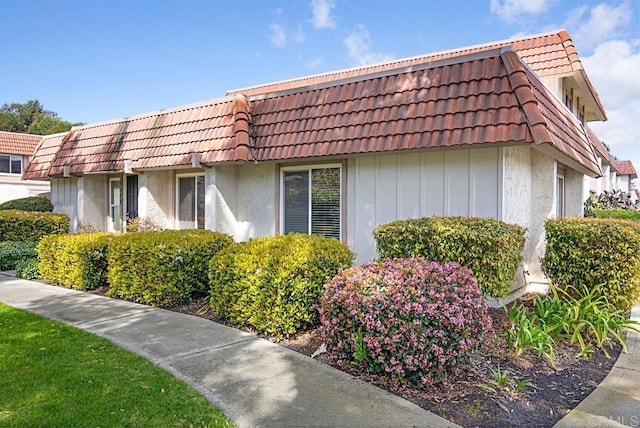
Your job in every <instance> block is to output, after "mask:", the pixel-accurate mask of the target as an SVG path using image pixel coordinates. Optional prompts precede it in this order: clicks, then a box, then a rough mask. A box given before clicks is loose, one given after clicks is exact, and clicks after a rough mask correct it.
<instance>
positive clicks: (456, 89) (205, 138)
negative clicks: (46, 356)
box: [27, 48, 599, 176]
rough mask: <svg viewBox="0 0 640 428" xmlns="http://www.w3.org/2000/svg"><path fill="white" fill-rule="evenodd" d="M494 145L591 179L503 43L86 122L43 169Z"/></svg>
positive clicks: (573, 126)
mask: <svg viewBox="0 0 640 428" xmlns="http://www.w3.org/2000/svg"><path fill="white" fill-rule="evenodd" d="M495 144H532V145H535V146H536V147H539V148H541V149H545V150H552V151H553V155H555V156H556V157H557V158H558V159H559V160H561V161H562V162H565V163H567V164H569V165H570V166H572V167H574V168H576V169H578V170H581V171H583V172H585V173H590V174H599V168H598V165H597V162H596V159H595V156H594V154H593V151H592V149H591V146H590V144H589V141H588V138H587V136H586V134H585V131H584V129H583V128H582V126H581V124H580V123H579V122H578V121H577V120H576V119H575V117H574V116H573V115H572V114H571V113H570V112H569V111H568V110H567V109H566V108H565V107H564V106H563V105H562V104H561V103H560V102H559V101H558V100H557V99H556V98H555V97H554V96H553V95H551V94H550V93H549V92H548V90H547V89H546V88H545V87H544V85H543V84H542V83H541V82H540V80H539V79H538V77H537V76H536V75H535V74H534V73H533V72H531V71H530V69H529V68H528V67H526V66H525V64H524V63H523V62H522V60H521V59H520V57H519V56H518V55H517V54H516V53H515V52H514V51H513V50H512V49H511V48H503V49H502V50H497V49H495V50H491V51H482V52H477V53H474V54H468V55H463V56H459V57H456V58H446V59H442V60H439V61H428V62H426V63H424V64H414V65H411V66H408V67H404V68H401V69H394V70H385V71H382V72H378V73H376V74H373V75H366V76H357V77H354V78H351V79H348V80H340V81H337V82H325V83H322V84H316V85H314V86H312V87H301V88H293V89H288V90H285V91H282V92H279V93H273V94H269V95H256V96H252V97H249V98H248V99H246V98H245V97H244V96H241V95H239V96H236V97H235V98H231V97H226V98H222V99H218V100H212V101H208V102H204V103H200V104H196V105H190V106H183V107H177V108H175V109H172V110H167V111H159V112H154V113H149V114H144V115H140V116H136V117H132V118H126V119H121V120H117V121H113V122H106V123H100V124H94V125H85V126H82V127H79V128H75V129H74V130H72V132H71V133H70V134H69V137H68V138H67V137H65V138H64V139H63V140H62V142H61V146H60V149H59V151H58V152H57V154H56V155H55V156H54V158H53V160H52V162H51V166H50V168H49V169H48V171H47V174H48V175H49V176H61V175H63V174H64V173H65V166H67V167H68V169H69V172H70V173H71V174H82V173H87V172H115V171H122V170H123V169H124V163H125V160H129V161H130V162H129V164H130V167H131V168H132V169H145V168H158V167H189V166H190V165H191V163H192V154H198V155H199V156H198V157H199V158H200V161H201V162H202V163H203V164H214V163H216V162H233V161H276V160H285V159H302V158H318V157H327V156H346V155H353V154H360V153H376V152H380V153H381V152H392V151H399V150H414V149H426V148H442V147H452V146H458V147H459V146H469V145H495ZM45 148H46V147H45V145H44V144H43V146H42V150H44V149H45ZM44 159H45V156H43V160H44ZM45 163H46V162H45ZM42 170H43V168H41V169H40V171H42ZM30 171H31V169H29V170H28V172H27V175H28V174H30V173H31V172H30ZM33 173H34V174H36V171H35V170H34V171H33Z"/></svg>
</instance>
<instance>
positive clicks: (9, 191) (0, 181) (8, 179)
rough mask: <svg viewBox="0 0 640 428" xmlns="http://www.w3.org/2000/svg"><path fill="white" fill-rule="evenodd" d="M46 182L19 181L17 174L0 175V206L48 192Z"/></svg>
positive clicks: (47, 183)
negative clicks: (13, 200) (7, 202)
mask: <svg viewBox="0 0 640 428" xmlns="http://www.w3.org/2000/svg"><path fill="white" fill-rule="evenodd" d="M49 190H50V187H49V182H48V181H33V180H21V179H20V175H18V174H0V204H1V203H3V202H6V201H10V200H12V199H18V198H26V197H29V196H38V195H41V194H46V193H47V192H49Z"/></svg>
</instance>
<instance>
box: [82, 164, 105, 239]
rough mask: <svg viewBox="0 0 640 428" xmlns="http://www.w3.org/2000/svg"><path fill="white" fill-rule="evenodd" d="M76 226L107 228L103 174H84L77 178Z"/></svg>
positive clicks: (94, 228)
mask: <svg viewBox="0 0 640 428" xmlns="http://www.w3.org/2000/svg"><path fill="white" fill-rule="evenodd" d="M77 188H78V227H80V228H87V229H91V230H107V218H108V214H109V213H108V206H109V200H108V194H107V177H106V176H105V175H85V176H82V177H80V178H78V179H77Z"/></svg>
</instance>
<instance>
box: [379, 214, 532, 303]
mask: <svg viewBox="0 0 640 428" xmlns="http://www.w3.org/2000/svg"><path fill="white" fill-rule="evenodd" d="M524 234H525V229H524V228H522V227H520V226H516V225H512V224H507V223H504V222H501V221H498V220H492V219H485V218H476V217H424V218H418V219H409V220H399V221H393V222H391V223H387V224H383V225H381V226H378V227H376V228H375V230H374V231H373V236H374V237H375V240H376V248H377V251H378V255H379V258H380V260H384V259H386V258H406V257H416V256H418V257H424V258H425V259H427V260H431V261H435V262H438V263H447V262H457V263H459V264H460V265H462V266H464V267H467V268H469V269H471V270H472V271H473V274H474V276H475V278H476V279H477V281H478V285H479V286H480V288H481V289H482V291H483V293H484V294H485V296H491V297H504V296H506V295H507V294H508V293H509V291H510V289H511V282H512V281H513V280H514V279H515V276H516V271H517V269H518V267H519V266H520V263H521V262H522V250H523V249H524V242H525V239H524Z"/></svg>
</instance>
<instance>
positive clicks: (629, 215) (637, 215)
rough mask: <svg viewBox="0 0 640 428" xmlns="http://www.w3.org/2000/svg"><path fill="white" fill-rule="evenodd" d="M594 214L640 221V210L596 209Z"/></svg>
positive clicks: (601, 216)
mask: <svg viewBox="0 0 640 428" xmlns="http://www.w3.org/2000/svg"><path fill="white" fill-rule="evenodd" d="M593 214H594V216H595V217H598V218H615V219H619V220H631V221H638V222H640V210H633V209H627V210H625V209H622V208H616V209H611V210H606V209H595V210H593Z"/></svg>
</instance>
